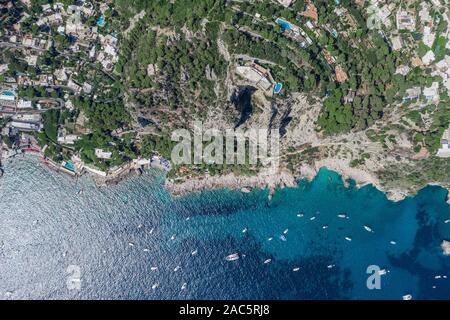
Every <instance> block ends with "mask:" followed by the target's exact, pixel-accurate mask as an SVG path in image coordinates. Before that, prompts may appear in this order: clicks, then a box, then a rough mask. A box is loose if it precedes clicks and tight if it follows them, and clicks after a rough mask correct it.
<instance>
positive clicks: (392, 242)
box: [389, 240, 397, 245]
mask: <svg viewBox="0 0 450 320" xmlns="http://www.w3.org/2000/svg"><path fill="white" fill-rule="evenodd" d="M389 243H390V244H392V245H396V244H397V242H395V241H394V240H391V241H390V242H389Z"/></svg>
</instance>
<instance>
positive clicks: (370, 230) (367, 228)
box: [364, 226, 373, 233]
mask: <svg viewBox="0 0 450 320" xmlns="http://www.w3.org/2000/svg"><path fill="white" fill-rule="evenodd" d="M364 229H366V231H367V232H372V233H373V230H372V228H371V227H369V226H364Z"/></svg>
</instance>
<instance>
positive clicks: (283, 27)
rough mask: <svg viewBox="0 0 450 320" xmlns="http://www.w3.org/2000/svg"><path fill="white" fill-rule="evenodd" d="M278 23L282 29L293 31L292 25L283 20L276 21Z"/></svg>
mask: <svg viewBox="0 0 450 320" xmlns="http://www.w3.org/2000/svg"><path fill="white" fill-rule="evenodd" d="M275 22H276V23H278V25H279V26H280V27H281V29H283V31H284V30H286V29H289V30H290V29H292V27H291V24H290V23H289V22H287V21H285V20H283V19H280V18H278V19H277V20H276V21H275Z"/></svg>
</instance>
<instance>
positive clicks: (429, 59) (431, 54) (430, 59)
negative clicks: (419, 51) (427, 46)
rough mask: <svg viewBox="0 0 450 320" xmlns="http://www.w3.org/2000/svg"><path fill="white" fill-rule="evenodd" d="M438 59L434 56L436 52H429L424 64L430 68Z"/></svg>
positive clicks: (424, 57)
mask: <svg viewBox="0 0 450 320" xmlns="http://www.w3.org/2000/svg"><path fill="white" fill-rule="evenodd" d="M435 59H436V57H435V56H434V52H433V51H431V50H430V51H428V52H427V53H426V54H425V55H424V56H423V58H422V62H423V64H424V65H426V66H428V65H430V64H431V63H432V62H433V61H434V60H435Z"/></svg>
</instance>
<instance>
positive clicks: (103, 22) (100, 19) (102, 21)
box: [97, 16, 105, 27]
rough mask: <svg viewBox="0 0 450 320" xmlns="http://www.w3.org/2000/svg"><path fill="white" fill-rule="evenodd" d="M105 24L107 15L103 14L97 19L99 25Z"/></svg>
mask: <svg viewBox="0 0 450 320" xmlns="http://www.w3.org/2000/svg"><path fill="white" fill-rule="evenodd" d="M104 24H105V17H104V16H101V17H100V18H99V19H98V20H97V25H98V26H99V27H103V25H104Z"/></svg>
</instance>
